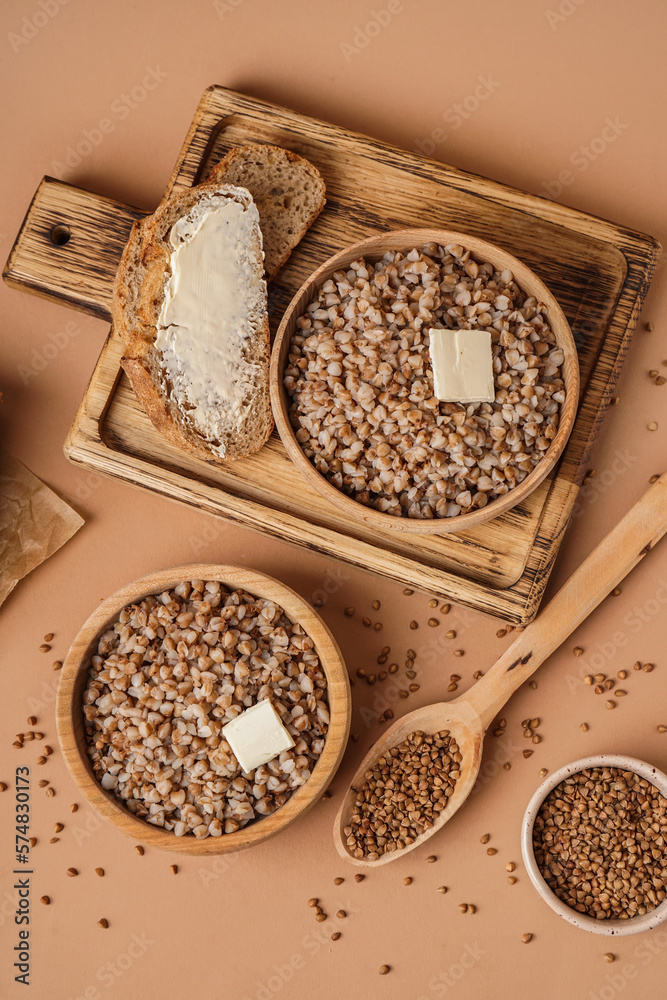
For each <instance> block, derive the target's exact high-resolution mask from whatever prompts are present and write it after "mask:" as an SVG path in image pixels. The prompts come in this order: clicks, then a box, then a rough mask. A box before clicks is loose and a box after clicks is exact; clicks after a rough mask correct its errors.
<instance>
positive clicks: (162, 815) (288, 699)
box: [83, 580, 329, 837]
mask: <svg viewBox="0 0 667 1000" xmlns="http://www.w3.org/2000/svg"><path fill="white" fill-rule="evenodd" d="M265 698H268V699H270V701H271V703H272V704H273V707H274V708H275V710H276V712H277V713H278V715H279V716H280V719H281V722H282V724H283V725H284V726H285V727H286V729H287V731H288V732H289V733H290V735H291V736H292V739H293V740H294V746H293V747H292V749H290V750H286V751H284V752H283V753H281V754H280V755H279V756H277V757H275V758H274V759H273V760H270V761H269V762H268V763H267V764H263V765H261V766H260V767H258V768H256V769H255V770H254V771H252V772H250V773H244V772H243V771H242V770H241V767H240V766H239V764H238V761H237V760H236V757H235V756H234V754H233V752H232V749H231V747H230V745H229V743H227V741H226V740H225V739H224V737H223V736H222V735H221V730H222V727H223V726H224V725H226V724H227V723H228V722H231V720H232V719H234V718H236V716H238V715H240V713H241V712H243V711H244V710H245V709H246V708H249V707H250V706H251V705H254V704H256V703H257V702H258V701H260V700H262V699H265ZM83 701H84V717H85V727H86V739H87V744H88V755H89V757H90V760H91V761H92V765H93V770H94V772H95V774H96V776H97V778H98V779H99V781H100V783H101V785H102V787H103V788H105V789H107V790H108V791H111V792H113V794H114V795H116V796H117V797H118V798H119V799H121V800H122V801H123V803H124V805H125V806H126V807H127V808H128V809H129V810H130V811H131V812H133V813H134V814H135V815H136V816H139V817H141V818H142V819H145V820H147V821H148V822H149V823H152V824H154V825H155V826H159V827H163V828H164V829H165V830H171V831H173V832H174V833H175V834H176V835H177V836H183V835H184V834H189V833H192V834H194V835H195V837H208V836H212V837H219V836H221V835H222V834H223V833H235V832H236V831H237V830H239V829H241V827H244V826H246V825H247V824H248V823H250V822H251V821H252V820H254V819H258V818H260V817H262V816H266V815H268V814H269V813H272V812H274V810H276V809H277V808H278V807H279V806H281V805H283V804H284V803H285V802H286V801H287V799H288V798H289V797H290V795H291V794H292V793H293V792H294V791H295V789H297V788H299V787H300V786H301V785H303V784H304V783H305V782H306V781H307V780H308V778H309V777H310V774H311V772H312V770H313V767H314V766H315V764H316V762H317V759H318V757H319V755H320V754H321V752H322V750H323V748H324V743H325V738H326V733H327V729H328V726H329V708H328V705H327V681H326V676H325V674H324V671H323V669H322V666H321V664H320V661H319V657H318V655H317V653H316V652H315V649H314V644H313V640H312V639H311V638H310V636H308V635H307V634H306V633H305V632H304V630H303V628H302V627H301V626H300V625H298V624H295V623H294V622H292V621H291V620H290V619H289V618H288V617H287V614H286V613H285V611H284V610H283V609H282V608H281V607H279V606H278V605H277V604H276V603H275V602H274V601H270V600H266V599H264V598H259V597H253V596H252V595H251V594H248V593H246V592H245V591H243V590H229V589H227V588H226V587H224V586H223V585H222V584H220V583H217V582H204V581H202V580H193V581H184V582H182V583H179V584H178V586H176V587H175V588H174V589H173V590H171V591H166V592H165V593H162V594H155V595H152V596H150V597H145V598H144V599H143V600H141V601H139V602H137V603H136V604H130V605H128V606H127V607H126V608H124V609H123V610H122V611H121V612H120V614H119V616H118V618H117V620H116V621H115V622H113V623H111V624H110V625H109V627H108V629H107V630H106V632H105V633H104V634H103V635H102V637H101V638H100V640H99V643H98V648H97V653H96V654H95V655H94V656H93V657H92V660H91V664H90V671H89V677H88V683H87V686H86V689H85V693H84V699H83Z"/></svg>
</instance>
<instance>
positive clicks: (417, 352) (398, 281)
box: [271, 230, 578, 533]
mask: <svg viewBox="0 0 667 1000" xmlns="http://www.w3.org/2000/svg"><path fill="white" fill-rule="evenodd" d="M457 329H461V330H466V331H467V330H480V331H483V330H488V331H489V332H490V334H491V354H492V359H490V361H489V364H490V366H491V365H492V371H493V390H492V391H494V392H495V398H494V399H493V401H492V402H491V401H487V402H459V401H456V400H453V401H448V402H441V401H440V400H439V399H438V398H436V395H435V392H434V375H433V365H432V358H431V354H430V348H429V331H430V330H436V331H437V330H457ZM271 381H272V394H273V396H272V398H273V407H274V414H275V417H276V424H277V427H278V430H279V433H280V436H281V438H282V440H283V443H284V444H285V447H286V448H287V451H288V453H289V455H290V457H291V458H292V460H293V461H294V462H295V463H296V464H297V466H298V467H299V469H300V470H301V471H302V473H303V474H304V475H305V476H306V477H307V478H308V479H309V481H310V482H311V483H312V484H313V485H314V486H315V488H316V489H317V490H318V491H319V492H320V493H321V494H322V495H323V496H326V497H328V498H329V499H330V500H331V501H332V502H333V503H335V504H337V506H338V507H339V508H341V509H343V510H345V511H346V513H347V514H348V515H350V516H352V517H355V518H357V519H360V520H363V521H365V522H367V523H369V524H373V525H375V526H377V527H380V528H398V529H402V530H406V531H410V532H426V531H435V532H439V533H443V532H447V531H461V530H463V529H464V528H467V527H470V526H473V525H474V524H478V523H480V522H482V521H485V520H488V519H490V518H491V517H495V516H496V515H497V514H499V513H501V512H502V511H504V510H507V509H508V508H509V507H511V506H514V505H515V504H516V503H518V502H519V501H520V500H521V499H523V498H524V497H525V496H526V495H527V494H528V493H530V492H531V491H532V490H533V489H535V487H536V486H537V485H538V484H539V483H540V482H541V481H542V480H543V479H544V477H545V476H546V475H547V474H548V472H549V471H550V470H551V469H552V468H553V466H554V464H555V462H556V461H557V459H558V457H559V456H560V454H561V452H562V450H563V448H564V446H565V443H566V441H567V438H568V436H569V433H570V431H571V428H572V424H573V421H574V417H575V413H576V406H577V399H578V363H577V355H576V348H575V346H574V341H573V339H572V334H571V332H570V329H569V326H568V324H567V321H566V319H565V317H564V315H563V313H562V310H561V309H560V307H559V306H558V304H557V302H556V301H555V299H554V298H553V296H552V295H551V294H550V292H549V291H548V289H547V288H546V287H545V286H544V285H543V283H542V282H541V281H540V280H539V279H538V278H537V277H536V275H534V274H533V273H532V272H531V271H530V270H529V268H527V267H526V265H524V264H522V263H521V262H519V261H518V260H516V259H515V258H514V257H511V256H510V255H509V254H507V253H505V252H504V251H503V250H500V249H498V248H497V247H493V246H491V245H490V244H488V243H485V242H484V241H482V240H478V239H475V238H473V237H468V236H463V235H461V234H458V233H451V232H442V231H438V230H405V231H401V232H397V233H391V234H387V235H383V236H375V237H372V238H371V239H368V240H364V241H363V242H362V243H358V244H356V245H355V246H353V247H351V248H349V249H348V250H344V251H342V252H341V253H339V254H337V255H336V256H335V257H333V258H332V259H331V260H330V261H328V262H327V263H326V264H324V265H323V266H322V267H321V268H320V269H319V270H318V271H316V272H315V274H313V275H312V277H311V278H310V279H309V280H308V281H307V282H306V283H305V284H304V285H303V287H302V288H301V289H300V291H299V292H298V293H297V295H296V296H295V298H294V299H293V301H292V303H291V305H290V307H289V309H288V310H287V312H286V313H285V316H284V318H283V321H282V323H281V325H280V328H279V330H278V335H277V338H276V343H275V345H274V349H273V355H272V379H271Z"/></svg>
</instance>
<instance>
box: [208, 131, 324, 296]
mask: <svg viewBox="0 0 667 1000" xmlns="http://www.w3.org/2000/svg"><path fill="white" fill-rule="evenodd" d="M208 179H209V180H211V181H217V182H218V183H219V184H239V185H240V186H241V187H244V188H247V189H248V191H250V194H251V195H252V196H253V198H254V200H255V204H256V205H257V210H258V211H259V224H260V227H261V230H262V236H263V237H264V267H265V269H266V273H267V276H268V278H269V279H271V278H272V277H273V276H274V274H275V273H276V272H277V271H278V270H279V269H280V268H281V267H282V266H283V264H284V263H285V261H286V260H287V258H288V257H289V255H290V254H291V252H292V250H293V249H294V247H295V246H296V245H297V243H299V241H300V240H301V239H302V238H303V236H304V234H305V233H306V232H307V230H308V229H309V228H310V226H312V224H313V222H314V221H315V219H316V218H317V216H318V215H319V214H320V212H321V211H322V209H323V208H324V205H325V198H324V195H325V191H326V189H325V187H324V181H323V180H322V177H321V176H320V173H319V171H318V170H317V169H316V168H315V167H314V166H313V165H312V163H309V161H308V160H304V158H303V157H302V156H299V155H298V154H297V153H293V152H292V151H291V150H289V149H282V147H280V146H270V145H268V144H262V145H257V146H236V147H235V148H234V149H232V150H230V152H229V153H227V155H226V156H225V158H224V159H223V160H221V161H220V163H219V164H218V165H217V167H214V168H213V170H212V171H211V174H210V176H209V178H208Z"/></svg>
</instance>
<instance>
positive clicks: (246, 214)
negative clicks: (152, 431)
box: [113, 182, 273, 461]
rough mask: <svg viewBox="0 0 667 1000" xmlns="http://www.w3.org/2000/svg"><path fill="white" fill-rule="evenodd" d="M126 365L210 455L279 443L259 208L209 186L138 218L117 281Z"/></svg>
mask: <svg viewBox="0 0 667 1000" xmlns="http://www.w3.org/2000/svg"><path fill="white" fill-rule="evenodd" d="M113 315H114V321H115V323H116V325H117V327H118V328H119V329H120V332H121V335H122V337H123V340H124V344H125V354H124V357H123V358H122V360H121V364H122V366H123V369H124V370H125V372H126V374H127V375H128V377H129V379H130V381H131V383H132V387H133V389H134V391H135V393H136V395H137V397H138V398H139V400H140V402H141V403H142V405H143V406H144V408H145V410H146V412H147V414H148V416H149V417H150V419H151V421H152V422H153V424H154V426H155V427H157V428H158V430H160V431H161V432H162V433H163V434H164V435H165V436H166V437H167V438H169V440H171V441H172V443H174V444H176V445H178V446H179V447H181V448H184V449H185V450H187V451H189V452H190V453H192V454H194V455H197V456H198V457H200V458H203V459H205V460H207V461H220V460H230V459H237V458H241V457H245V456H247V455H250V454H252V453H253V452H255V451H257V450H258V449H259V448H261V447H262V445H263V444H264V443H265V442H266V440H267V439H268V437H269V435H270V433H271V429H272V426H273V420H272V416H271V407H270V401H269V386H268V369H269V327H268V315H267V305H266V282H265V280H264V260H263V253H262V234H261V231H260V228H259V215H258V212H257V208H256V206H255V204H254V202H253V199H252V197H251V195H250V194H249V193H248V191H247V190H245V189H244V188H241V187H235V186H232V185H228V184H220V183H216V182H208V183H204V184H200V185H199V186H198V187H195V188H192V189H190V190H188V191H185V192H183V193H181V194H179V195H176V196H174V197H172V198H170V199H168V200H167V201H165V202H163V204H162V205H161V206H160V207H159V208H158V209H157V211H156V212H155V213H154V214H153V215H152V216H150V217H149V218H147V219H145V220H143V221H142V222H140V223H135V226H134V227H133V231H132V234H131V236H130V240H129V242H128V245H127V247H126V249H125V252H124V254H123V258H122V260H121V264H120V267H119V271H118V275H117V277H116V283H115V286H114V308H113Z"/></svg>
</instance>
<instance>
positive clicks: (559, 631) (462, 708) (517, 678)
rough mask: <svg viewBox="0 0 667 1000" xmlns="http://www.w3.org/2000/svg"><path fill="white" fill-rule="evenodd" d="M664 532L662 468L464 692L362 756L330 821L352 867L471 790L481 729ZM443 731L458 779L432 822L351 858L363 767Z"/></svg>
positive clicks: (446, 815) (382, 860) (419, 713)
mask: <svg viewBox="0 0 667 1000" xmlns="http://www.w3.org/2000/svg"><path fill="white" fill-rule="evenodd" d="M665 531H667V473H665V474H664V475H663V476H661V478H660V479H659V480H657V482H656V483H655V484H654V485H653V486H651V487H649V489H648V490H647V491H646V493H645V494H644V496H643V497H642V498H641V500H639V501H638V502H637V503H636V504H635V505H634V507H632V508H631V509H630V511H629V512H628V513H627V514H626V515H625V517H624V518H623V519H622V520H621V521H620V522H619V523H618V524H617V525H616V527H615V528H614V529H613V530H612V531H610V532H609V534H608V535H607V536H606V537H605V538H604V539H603V540H602V541H601V542H600V544H599V545H598V546H597V548H595V549H594V550H593V552H591V554H590V555H589V556H588V558H587V559H586V560H585V561H584V562H583V563H582V564H581V566H579V568H578V569H577V570H576V571H575V572H574V573H573V574H572V576H571V577H570V578H569V580H567V582H566V583H565V584H564V585H563V586H562V587H561V589H560V590H559V591H558V592H557V593H556V595H555V596H554V597H553V598H552V599H551V601H550V602H549V603H548V604H547V606H546V607H545V608H544V610H543V611H541V612H540V614H539V615H538V617H537V618H536V620H535V621H534V622H533V623H532V624H531V625H529V626H528V627H527V628H526V629H525V631H523V632H521V633H520V634H519V635H518V637H517V638H516V640H515V641H514V642H513V643H512V645H511V646H510V647H509V648H508V649H506V650H505V652H504V653H503V654H502V656H501V657H500V658H499V659H498V660H497V661H496V662H495V663H494V665H493V666H492V667H491V669H490V670H489V671H488V672H487V673H486V674H485V675H484V677H482V678H481V679H480V680H479V681H477V683H476V684H474V686H473V687H472V688H470V690H469V691H467V692H466V693H465V694H464V695H461V697H460V698H456V699H455V700H454V701H450V702H440V703H438V704H435V705H428V706H426V707H424V708H418V709H416V710H415V711H414V712H410V713H409V714H408V715H405V716H404V717H403V718H402V719H399V720H398V721H397V722H395V723H394V724H393V725H392V726H391V727H390V728H389V729H388V730H387V731H386V732H385V733H384V735H383V736H381V737H380V739H379V740H377V741H376V742H375V743H374V744H373V746H372V747H371V748H370V750H369V751H368V753H367V754H366V756H365V757H364V759H363V761H362V763H361V765H360V767H359V768H358V770H357V772H356V774H355V775H354V778H353V779H352V784H351V786H350V788H349V789H348V790H347V792H346V795H345V798H344V800H343V804H342V806H341V808H340V811H339V813H338V816H337V817H336V822H335V826H334V840H335V843H336V847H337V849H338V851H339V853H340V854H341V855H342V856H343V857H344V858H347V859H348V860H350V861H352V862H353V863H354V864H357V865H362V866H365V867H375V866H377V865H384V864H387V862H389V861H393V860H394V859H395V858H398V857H402V856H403V855H404V854H406V853H407V852H408V851H412V850H414V849H415V848H416V847H419V845H420V844H423V842H424V841H425V840H427V839H428V838H429V837H431V836H433V834H434V833H436V832H437V831H438V830H440V829H441V828H442V827H443V826H444V825H445V823H446V822H447V821H448V820H449V819H451V817H452V816H453V815H454V813H455V812H456V811H457V809H459V808H460V807H461V806H462V805H463V803H464V802H465V800H466V798H467V797H468V795H469V794H470V792H471V790H472V787H473V785H474V783H475V779H476V777H477V772H478V771H479V766H480V760H481V756H482V741H483V739H484V732H485V730H486V729H487V727H488V726H489V724H490V722H491V721H492V719H493V718H494V717H495V716H496V715H497V713H498V712H499V711H500V709H501V708H502V707H503V705H504V704H505V703H506V702H507V700H508V699H509V698H510V696H511V695H512V694H513V693H514V692H515V691H516V689H517V688H518V687H520V686H521V685H522V684H523V683H524V681H526V680H527V679H528V678H529V677H530V676H531V674H533V673H534V672H535V670H537V668H538V667H539V666H540V664H542V663H544V661H545V660H546V659H547V657H548V656H550V654H551V653H553V651H554V650H555V649H558V647H559V646H560V644H561V643H562V642H563V641H564V640H565V639H566V638H567V637H568V636H569V635H570V633H571V632H573V631H574V630H575V629H576V628H577V626H578V625H580V624H581V622H582V621H584V619H585V618H587V617H588V615H589V614H590V613H591V611H593V609H594V608H596V607H597V606H598V604H599V603H600V602H601V601H602V600H603V598H605V597H606V596H607V594H609V593H610V592H611V591H612V590H613V588H614V587H615V586H616V585H617V584H618V583H619V582H620V581H621V580H622V579H623V577H624V576H625V575H626V574H627V573H629V572H630V570H631V569H633V567H635V566H636V565H637V563H638V562H640V560H641V559H643V557H644V556H645V555H646V553H647V552H648V551H649V549H650V548H651V547H652V546H653V545H654V544H655V543H656V542H657V541H658V540H659V539H660V538H661V537H662V535H663V534H664V533H665ZM416 730H421V731H423V732H425V733H437V732H441V731H443V730H449V732H450V734H451V735H452V736H453V737H454V738H455V740H456V742H457V744H458V746H459V749H460V751H461V754H462V757H463V759H462V761H461V764H460V772H461V773H460V777H459V778H458V780H457V782H456V785H455V786H454V792H453V794H452V795H451V797H450V798H449V800H448V803H447V806H446V808H445V809H444V810H443V811H442V812H441V813H440V815H439V817H438V819H437V820H436V822H435V823H434V824H433V826H432V827H430V828H429V829H428V830H426V831H425V832H424V833H422V834H420V835H419V836H418V837H417V838H416V839H415V841H414V843H412V844H410V845H409V846H408V847H405V848H403V849H402V850H398V851H392V852H390V853H387V854H382V855H380V857H379V858H378V860H377V861H369V860H368V859H366V858H355V857H354V856H353V855H352V853H351V850H350V849H349V848H348V846H347V843H346V841H347V837H346V836H345V833H344V828H345V827H346V826H348V825H349V823H350V816H351V815H352V813H353V809H354V801H355V798H356V793H355V791H354V789H357V790H359V789H361V787H362V786H363V784H364V775H365V772H366V771H367V770H368V769H369V768H371V767H372V766H373V765H374V764H375V763H376V762H377V760H378V759H379V758H380V757H381V756H382V755H383V754H384V753H385V752H386V751H387V750H389V749H390V748H391V747H394V746H396V745H397V744H399V743H402V742H403V741H404V740H405V739H407V737H408V736H409V735H410V733H414V732H415V731H416Z"/></svg>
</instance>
